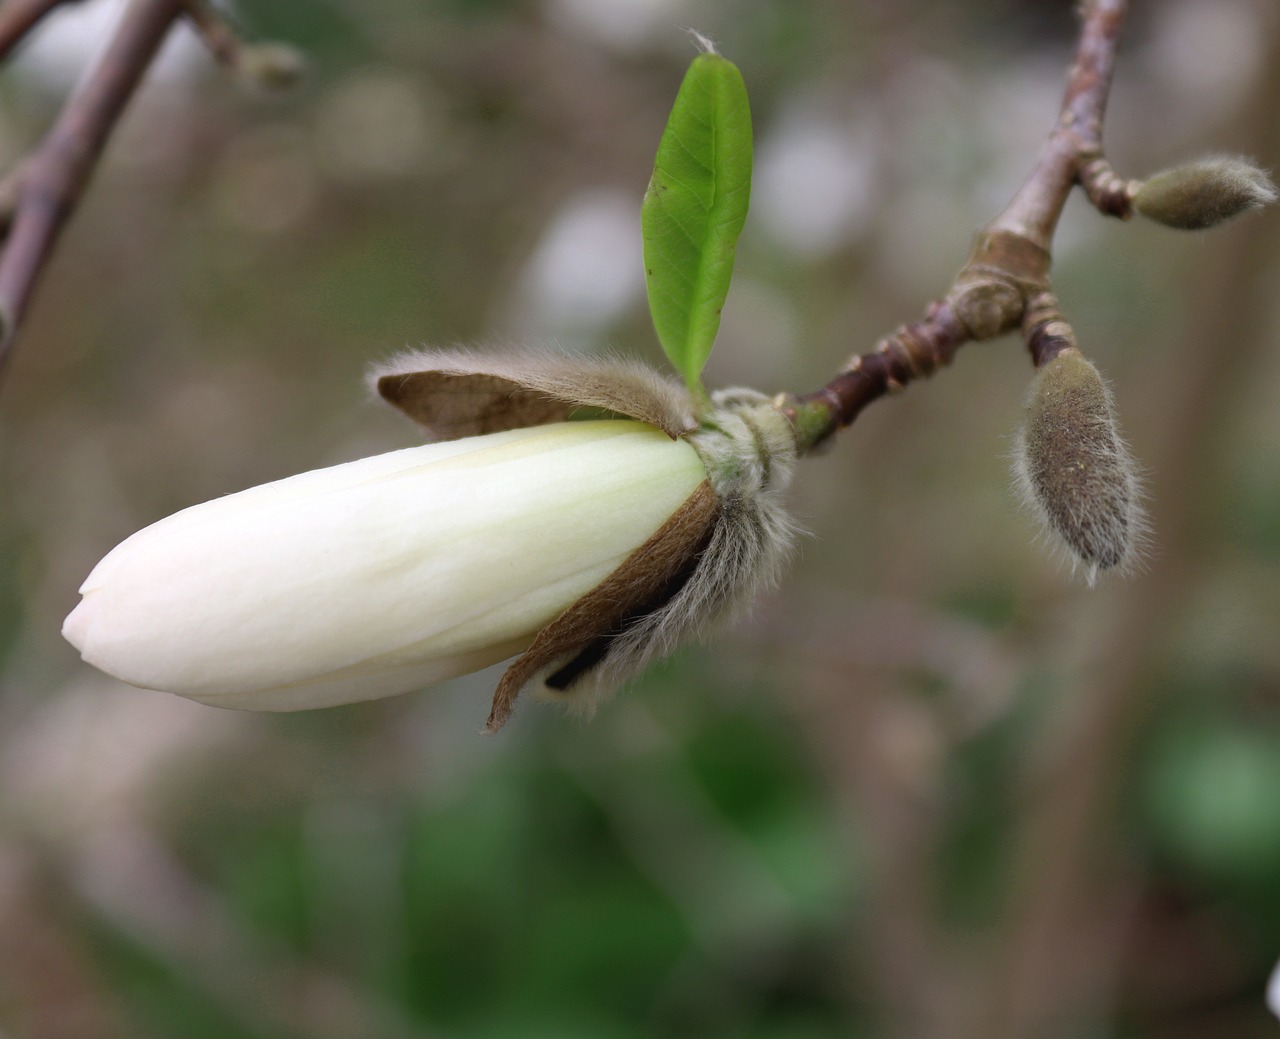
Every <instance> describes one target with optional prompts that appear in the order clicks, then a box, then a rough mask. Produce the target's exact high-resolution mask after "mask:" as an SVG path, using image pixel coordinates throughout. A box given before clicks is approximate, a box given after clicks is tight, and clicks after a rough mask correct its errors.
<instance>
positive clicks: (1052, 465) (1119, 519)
mask: <svg viewBox="0 0 1280 1039" xmlns="http://www.w3.org/2000/svg"><path fill="white" fill-rule="evenodd" d="M1015 470H1016V476H1017V482H1018V486H1019V489H1020V491H1021V492H1022V495H1023V497H1024V498H1025V499H1026V502H1027V504H1028V505H1029V506H1030V507H1031V508H1032V509H1033V510H1034V511H1035V512H1036V514H1037V515H1038V516H1039V517H1040V519H1041V521H1042V522H1043V523H1044V525H1045V526H1046V527H1048V528H1049V529H1050V530H1051V531H1053V533H1054V534H1056V535H1057V536H1058V537H1060V538H1061V539H1062V541H1063V542H1065V545H1066V547H1067V549H1068V550H1069V551H1070V553H1071V555H1072V557H1073V558H1074V559H1075V560H1076V561H1078V562H1080V563H1082V564H1083V565H1084V566H1085V567H1086V569H1087V573H1088V578H1089V583H1090V584H1092V583H1093V580H1094V578H1095V577H1096V576H1097V573H1098V571H1099V570H1109V569H1112V568H1113V567H1117V566H1123V565H1125V564H1128V563H1129V562H1131V561H1132V559H1133V556H1134V551H1135V543H1136V542H1138V541H1140V540H1141V538H1142V535H1143V533H1144V531H1145V521H1144V519H1143V514H1142V507H1141V502H1140V500H1139V498H1140V488H1139V485H1138V478H1137V473H1136V467H1135V466H1134V462H1133V458H1132V457H1131V456H1130V454H1129V449H1128V448H1127V447H1126V446H1125V444H1124V441H1123V440H1121V439H1120V433H1119V430H1118V428H1117V424H1116V418H1115V407H1114V404H1113V402H1112V399H1111V391H1110V390H1109V389H1108V388H1107V384H1106V382H1104V381H1103V378H1102V376H1101V375H1100V374H1099V373H1098V369H1097V368H1095V367H1094V366H1093V364H1092V363H1091V362H1089V361H1088V360H1086V359H1085V358H1084V356H1082V355H1081V354H1080V352H1079V351H1078V350H1075V349H1067V350H1064V351H1063V352H1062V353H1060V354H1058V355H1057V356H1056V357H1054V358H1053V359H1052V360H1051V361H1049V362H1047V363H1046V364H1045V365H1044V366H1043V367H1042V368H1041V369H1040V370H1039V371H1038V372H1037V373H1036V376H1035V380H1034V381H1033V382H1032V385H1031V393H1030V395H1029V397H1028V399H1027V406H1026V417H1025V421H1024V423H1023V426H1022V429H1021V430H1020V431H1019V436H1018V443H1017V450H1016V454H1015Z"/></svg>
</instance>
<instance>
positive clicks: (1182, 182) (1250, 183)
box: [1133, 155, 1277, 231]
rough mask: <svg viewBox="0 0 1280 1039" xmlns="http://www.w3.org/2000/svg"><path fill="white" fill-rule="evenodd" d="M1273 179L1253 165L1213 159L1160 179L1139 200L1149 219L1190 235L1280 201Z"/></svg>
mask: <svg viewBox="0 0 1280 1039" xmlns="http://www.w3.org/2000/svg"><path fill="white" fill-rule="evenodd" d="M1276 197H1277V196H1276V187H1275V185H1274V184H1273V183H1272V182H1271V178H1270V177H1269V176H1267V174H1266V173H1265V172H1263V171H1262V170H1260V169H1259V168H1258V167H1257V166H1255V165H1254V164H1253V163H1252V162H1250V161H1249V160H1248V159H1244V158H1241V157H1239V156H1237V155H1210V156H1207V157H1206V158H1203V159H1198V160H1196V161H1195V162H1191V163H1188V164H1187V165H1185V166H1177V167H1175V168H1174V169H1171V170H1165V171H1164V172H1163V173H1157V174H1156V175H1155V176H1154V177H1152V178H1151V179H1150V180H1148V181H1146V182H1145V183H1144V184H1143V185H1142V187H1140V188H1139V189H1138V191H1137V193H1136V194H1135V195H1134V197H1133V206H1134V208H1135V209H1136V210H1137V211H1138V212H1139V213H1141V214H1142V215H1143V216H1145V217H1148V218H1150V219H1152V220H1155V221H1157V222H1159V223H1161V224H1165V225H1167V226H1169V227H1176V228H1179V229H1180V230H1184V231H1200V230H1203V229H1205V228H1208V227H1214V226H1215V225H1217V224H1220V223H1222V222H1223V221H1224V220H1230V219H1231V218H1232V217H1233V216H1238V215H1239V214H1241V213H1243V212H1245V210H1248V209H1257V208H1258V207H1260V206H1265V205H1269V204H1271V203H1272V202H1274V201H1275V200H1276Z"/></svg>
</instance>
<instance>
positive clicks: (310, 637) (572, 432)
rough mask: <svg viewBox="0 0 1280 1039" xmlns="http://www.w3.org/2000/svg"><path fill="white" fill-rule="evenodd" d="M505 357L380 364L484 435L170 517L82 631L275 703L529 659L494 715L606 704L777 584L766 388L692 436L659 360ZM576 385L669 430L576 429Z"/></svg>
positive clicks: (89, 612)
mask: <svg viewBox="0 0 1280 1039" xmlns="http://www.w3.org/2000/svg"><path fill="white" fill-rule="evenodd" d="M446 362H449V363H446ZM504 363H505V362H500V363H495V362H479V361H476V360H474V359H472V358H469V357H468V356H467V355H459V354H446V355H430V356H424V355H414V356H413V357H411V358H410V359H409V360H408V361H406V362H401V363H400V364H399V366H392V367H391V368H387V369H384V370H383V372H382V373H381V378H380V380H379V383H380V387H381V390H382V392H383V394H384V396H386V397H387V398H388V399H389V400H392V401H393V402H394V403H397V404H398V405H399V406H401V407H403V408H404V409H405V410H406V411H407V412H409V413H410V414H412V415H414V417H416V418H418V419H419V420H420V421H422V422H423V423H424V424H425V425H426V426H427V427H428V429H429V431H433V430H434V431H437V432H438V430H437V429H436V427H435V426H433V423H437V422H438V423H439V424H443V425H446V426H449V427H450V428H451V429H456V428H459V427H465V428H466V431H467V432H469V433H478V434H480V435H473V436H468V437H466V438H463V439H455V440H449V441H446V442H441V443H434V444H428V445H426V446H423V447H416V448H409V449H407V450H403V451H395V452H392V453H390V454H386V455H380V456H377V457H374V458H366V459H364V460H362V461H358V462H350V463H347V464H345V465H338V466H334V467H333V468H330V469H322V470H318V471H315V472H310V473H304V474H302V475H301V476H295V477H291V478H289V479H286V480H281V481H279V482H277V483H271V484H267V485H265V486H262V487H256V488H253V489H252V490H248V491H242V492H240V493H239V494H233V495H230V496H228V497H225V498H219V499H217V500H215V501H211V502H206V503H205V504H203V505H197V506H195V507H193V508H190V509H187V510H185V511H183V512H179V513H177V514H176V515H174V516H170V517H169V518H168V519H165V520H161V521H160V522H158V523H155V524H153V525H152V526H150V527H147V528H146V529H144V530H142V531H140V532H138V533H137V534H135V535H133V537H131V538H129V539H127V540H126V541H124V542H123V543H122V544H120V545H119V546H118V547H117V548H116V549H114V550H113V551H112V552H110V553H109V554H108V555H107V556H106V557H105V558H104V559H103V560H102V562H100V563H99V564H98V566H97V567H96V568H95V569H94V570H93V572H92V573H91V574H90V575H89V577H88V579H87V580H86V581H85V583H84V585H83V586H82V588H81V590H80V591H81V594H82V596H83V599H82V601H81V603H80V605H79V606H77V607H76V609H75V610H73V611H72V613H71V614H70V616H68V617H67V620H66V622H65V624H64V626H63V634H64V635H65V636H66V637H67V639H68V640H69V641H70V642H71V643H72V644H73V645H75V647H76V648H77V649H79V650H80V652H81V655H82V656H83V657H84V659H85V660H86V661H88V662H89V663H91V664H93V665H95V666H96V667H99V668H101V669H102V670H103V671H106V672H108V673H109V674H112V675H115V676H116V677H118V678H121V679H123V680H124V681H126V682H129V683H131V684H133V685H137V686H142V687H144V688H151V689H160V690H165V691H169V692H174V693H178V694H179V695H182V696H187V697H190V698H191V699H194V700H200V701H203V702H205V703H209V704H215V705H218V706H223V707H238V708H247V709H256V710H298V709H303V708H310V707H325V706H330V705H334V704H340V703H349V702H354V701H358V700H367V699H372V698H375V697H381V696H390V695H393V694H396V693H402V692H408V691H411V690H414V689H418V688H421V687H423V686H425V685H429V684H431V683H434V682H439V681H442V680H443V679H446V678H451V677H454V676H456V675H461V674H465V673H467V672H470V671H474V670H477V669H479V668H482V667H486V666H488V665H490V664H494V663H497V662H498V661H501V660H504V659H506V658H507V657H510V656H513V655H515V654H521V656H520V657H519V659H517V660H516V661H515V662H514V663H513V664H512V665H511V666H510V667H509V668H508V670H507V673H506V674H505V675H504V677H503V679H502V682H501V683H500V684H499V687H498V691H497V693H496V694H495V698H494V705H493V708H492V710H491V714H490V719H489V727H490V729H491V730H492V729H496V728H499V727H501V725H502V724H503V723H504V722H505V721H506V719H507V717H508V716H509V715H510V713H511V710H512V707H513V705H514V702H515V700H516V698H517V697H518V696H519V694H520V693H521V692H522V691H523V690H525V689H529V688H532V689H533V690H534V691H536V692H540V693H542V694H544V695H550V696H555V697H570V696H572V697H573V698H574V699H576V700H578V702H582V703H587V704H589V703H591V702H593V701H594V699H595V697H596V695H598V694H599V693H602V692H606V691H608V690H610V689H612V688H613V687H615V686H616V685H618V684H619V683H620V682H622V681H624V680H625V679H626V678H628V677H629V676H630V675H632V674H634V673H635V672H636V671H637V670H638V669H639V668H640V667H642V666H643V665H644V664H645V663H646V662H647V661H648V660H649V659H650V658H651V657H653V656H654V655H656V654H658V653H664V652H667V651H669V650H670V649H671V648H672V647H673V646H674V645H675V644H676V642H678V641H679V640H680V639H682V638H684V637H687V636H688V635H689V634H694V635H696V634H698V633H700V631H701V630H703V629H704V628H705V626H706V624H707V622H708V621H709V620H711V619H714V618H715V617H717V616H719V615H722V614H724V613H725V612H727V609H728V608H729V607H731V606H732V605H734V604H735V603H736V602H738V601H740V600H742V599H743V598H744V597H745V596H749V595H750V594H752V593H753V592H754V591H755V590H756V589H757V588H758V587H759V586H760V585H761V584H764V583H768V582H769V581H771V580H773V579H774V577H775V576H776V573H777V570H778V566H779V565H780V563H781V561H782V559H783V558H784V557H785V554H786V552H787V549H788V546H789V544H790V525H789V523H788V522H787V521H786V518H785V515H784V514H783V513H782V512H781V511H780V508H779V506H778V504H777V502H776V498H775V495H776V491H777V490H778V488H779V487H780V486H781V485H782V484H783V483H785V479H786V475H787V473H788V472H789V467H790V462H791V459H792V458H793V457H794V453H795V447H794V437H793V436H792V435H791V433H790V427H789V425H788V424H787V422H786V420H785V419H784V418H783V417H782V416H781V414H780V413H778V412H777V411H776V410H774V409H772V408H771V407H769V406H768V404H767V403H765V402H763V401H762V399H761V398H760V397H759V395H758V394H737V395H733V396H728V397H723V398H722V400H721V403H720V405H719V407H718V409H717V411H716V412H715V414H714V415H713V417H712V419H713V420H712V421H711V422H709V423H708V424H707V425H706V426H704V427H699V426H692V428H685V426H686V423H690V420H689V418H688V414H689V411H688V407H687V405H688V402H687V400H686V399H684V398H682V397H681V396H680V394H681V392H682V391H681V390H680V389H679V388H677V387H674V386H673V384H669V383H667V382H666V381H665V380H662V379H659V378H658V377H657V376H655V375H653V374H652V373H648V372H645V371H644V370H643V369H635V368H631V367H626V366H623V367H621V368H618V367H617V366H612V365H609V364H586V365H584V364H582V363H580V362H568V361H564V360H563V359H554V360H549V359H547V358H542V359H541V363H539V361H537V360H534V361H529V360H528V359H526V360H525V362H524V363H525V364H527V365H531V369H532V371H533V373H534V374H531V375H519V374H516V373H515V371H514V368H515V366H516V362H515V361H514V360H513V361H511V370H510V371H509V370H508V369H507V368H506V367H503V364H504ZM451 365H452V366H451ZM495 368H497V369H501V370H502V373H503V374H502V375H496V374H494V371H495ZM575 371H576V377H575V374H574V372H575ZM548 373H551V374H548ZM611 375H612V376H613V377H614V378H612V380H611V379H610V376H611ZM575 378H576V382H575ZM388 380H389V381H388ZM558 380H560V381H558ZM564 380H567V382H566V381H564ZM384 382H385V383H386V385H382V384H383V383H384ZM569 384H574V385H577V386H578V387H579V388H580V392H578V393H577V396H578V397H584V396H585V397H586V398H589V399H590V400H591V401H594V402H595V404H596V406H601V407H607V408H608V410H610V411H615V412H618V413H620V414H624V415H625V414H628V413H632V414H634V413H636V412H641V413H645V414H646V415H647V417H649V418H651V419H656V420H658V421H659V422H661V424H662V427H663V428H659V427H658V426H657V425H655V424H654V422H640V421H635V420H633V419H631V418H619V419H608V420H603V421H583V422H563V421H558V419H561V418H563V417H565V415H566V414H567V411H568V410H572V407H571V406H570V407H563V406H562V405H564V404H565V401H564V398H563V394H564V393H568V392H570V391H569V390H568V389H567V388H566V387H567V386H568V385H569ZM532 386H537V387H538V389H537V391H536V392H535V391H533V390H529V391H528V392H527V393H526V391H525V390H524V389H522V388H521V387H532ZM557 387H558V389H557ZM619 387H621V390H619ZM557 393H560V394H561V396H560V397H559V398H557V397H556V396H555V394H557ZM582 402H583V401H581V400H579V401H577V402H576V403H582ZM549 404H550V406H548V405H549ZM610 405H612V407H610ZM510 421H515V422H516V423H517V426H516V428H505V427H506V426H507V425H508V424H509V422H510ZM538 423H547V424H538ZM690 424H691V423H690ZM580 693H581V694H583V695H582V696H581V697H579V696H577V694H580Z"/></svg>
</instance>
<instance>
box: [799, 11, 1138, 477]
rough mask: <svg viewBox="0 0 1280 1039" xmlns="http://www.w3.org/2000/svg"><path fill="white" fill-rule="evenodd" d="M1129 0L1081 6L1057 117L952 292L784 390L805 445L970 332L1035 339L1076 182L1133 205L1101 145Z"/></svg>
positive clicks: (1118, 205) (977, 337) (1119, 207)
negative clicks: (794, 389) (795, 392)
mask: <svg viewBox="0 0 1280 1039" xmlns="http://www.w3.org/2000/svg"><path fill="white" fill-rule="evenodd" d="M1125 8H1126V0H1092V2H1090V3H1089V4H1088V5H1087V7H1086V8H1085V9H1084V14H1083V24H1082V27H1081V32H1080V42H1079V45H1078V46H1077V48H1076V55H1075V62H1074V64H1073V65H1072V68H1071V72H1070V74H1069V76H1068V78H1067V87H1066V91H1065V93H1064V95H1063V98H1062V105H1061V108H1060V111H1059V117H1058V121H1057V122H1056V124H1055V126H1054V129H1053V131H1052V132H1051V133H1050V134H1049V137H1048V139H1047V140H1046V141H1045V143H1044V145H1043V147H1042V148H1041V149H1040V154H1039V156H1038V157H1037V159H1036V162H1035V165H1034V166H1033V167H1032V169H1031V173H1030V175H1029V176H1028V177H1027V179H1026V180H1025V181H1024V182H1023V184H1022V187H1021V188H1019V189H1018V191H1017V193H1016V194H1015V195H1014V197H1013V199H1012V201H1010V203H1009V205H1008V206H1007V207H1006V208H1005V210H1004V212H1002V213H1001V214H1000V215H999V216H997V217H996V218H995V219H994V220H992V221H991V223H989V224H987V226H986V227H984V228H983V229H982V230H981V231H979V233H978V236H977V241H976V244H975V246H974V249H973V252H972V254H971V255H970V257H969V260H968V261H967V262H966V263H965V265H964V267H962V268H961V270H960V272H959V273H958V274H957V275H956V278H955V281H954V282H953V283H952V285H951V288H950V290H948V292H947V294H946V295H945V296H944V297H943V298H942V299H940V300H937V301H935V302H934V303H932V304H930V306H929V308H928V310H927V311H926V313H925V316H924V318H923V319H922V320H920V321H918V322H915V323H914V324H909V325H903V326H901V327H900V328H898V329H897V330H896V331H894V332H893V333H891V334H890V335H888V336H886V337H885V338H884V339H882V340H881V341H880V342H879V343H877V344H876V346H875V347H874V348H873V349H872V350H871V351H870V352H868V353H865V354H861V355H858V356H855V357H854V358H853V359H852V360H851V361H850V362H849V364H848V365H846V366H845V368H844V370H843V371H841V372H840V373H838V374H837V375H836V376H835V378H833V379H832V380H831V381H830V382H828V383H827V384H826V385H825V386H823V387H822V388H821V389H819V390H816V391H814V392H813V393H808V394H803V395H801V396H789V395H783V397H782V398H780V399H779V402H778V403H779V406H780V407H781V408H782V410H783V411H784V413H785V414H786V415H787V416H788V418H790V419H791V421H792V423H793V425H794V426H795V428H796V432H797V436H798V439H799V442H800V450H801V452H804V451H807V450H808V449H810V448H812V447H814V446H816V445H817V444H819V443H821V442H822V441H824V440H826V439H827V438H828V437H830V436H831V435H832V434H833V433H835V432H836V431H837V430H839V429H843V428H844V427H846V426H848V425H849V424H850V423H851V422H853V420H854V419H855V418H857V416H858V414H859V413H860V412H861V411H862V409H863V408H865V407H866V406H867V405H868V404H870V403H871V402H872V401H873V400H876V399H878V398H879V397H882V396H884V394H886V393H889V392H891V391H896V390H899V389H902V388H903V387H904V386H906V385H907V383H909V382H911V381H912V380H913V379H918V378H921V377H923V376H926V375H929V374H931V373H932V372H933V371H935V370H936V369H937V368H940V367H942V366H943V365H947V364H950V363H951V359H952V358H953V357H954V356H955V353H956V351H957V350H958V349H959V348H960V347H961V346H963V345H964V344H965V343H967V342H971V341H982V340H986V339H994V338H995V337H996V336H999V335H1003V334H1004V333H1006V332H1009V331H1012V330H1013V329H1015V328H1018V327H1019V326H1020V325H1023V326H1024V331H1025V333H1026V334H1027V336H1028V339H1029V341H1030V339H1031V336H1032V334H1033V332H1034V331H1035V327H1039V326H1038V325H1037V326H1035V327H1027V326H1026V325H1025V324H1024V320H1023V319H1024V317H1025V316H1026V315H1027V314H1028V310H1029V308H1030V306H1031V303H1032V302H1033V300H1037V299H1040V298H1042V297H1044V296H1045V295H1046V294H1047V293H1049V288H1050V286H1049V262H1050V258H1051V247H1052V243H1053V235H1054V232H1055V231H1056V230H1057V226H1058V220H1059V218H1060V217H1061V215H1062V210H1063V207H1064V206H1065V204H1066V201H1067V196H1068V195H1069V194H1070V193H1071V189H1072V188H1073V187H1074V186H1075V185H1076V184H1077V183H1080V184H1083V185H1084V187H1085V189H1086V193H1087V194H1088V195H1089V198H1090V200H1091V201H1093V203H1094V204H1095V205H1096V206H1098V208H1099V209H1101V210H1102V211H1103V212H1105V213H1108V214H1111V215H1114V216H1120V217H1126V216H1128V215H1129V212H1130V209H1131V198H1132V190H1131V185H1130V184H1129V183H1127V182H1124V181H1121V180H1120V179H1119V178H1118V177H1116V176H1115V174H1114V173H1113V172H1112V171H1111V167H1110V166H1109V165H1107V163H1106V160H1105V158H1104V157H1103V153H1102V124H1103V117H1104V115H1105V112H1106V106H1107V96H1108V94H1109V92H1110V88H1111V79H1112V74H1113V72H1114V69H1115V57H1116V48H1117V43H1118V41H1119V36H1120V28H1121V25H1122V24H1123V22H1124V15H1125ZM1050 298H1051V297H1050ZM1055 320H1056V321H1057V323H1058V324H1061V325H1063V326H1065V322H1062V321H1061V315H1057V314H1056V313H1055ZM1068 331H1069V329H1068Z"/></svg>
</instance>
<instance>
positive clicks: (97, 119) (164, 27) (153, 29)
mask: <svg viewBox="0 0 1280 1039" xmlns="http://www.w3.org/2000/svg"><path fill="white" fill-rule="evenodd" d="M36 6H37V5H36V4H34V3H33V4H31V5H30V8H31V10H32V11H34V8H35V7H36ZM52 6H53V4H50V3H47V2H46V3H45V4H44V7H45V9H46V12H47V10H48V9H50V8H51V7H52ZM8 9H9V8H6V10H8ZM185 9H186V4H185V2H184V0H133V3H132V4H131V5H130V7H129V9H128V10H127V11H126V13H125V15H124V17H123V19H122V20H121V23H120V28H119V29H118V30H117V32H116V35H115V37H114V39H112V41H111V44H110V46H109V47H108V49H107V52H106V53H105V54H104V55H103V57H102V59H101V61H100V62H99V63H98V64H97V65H96V66H95V67H94V68H92V69H91V70H90V71H89V72H88V73H87V74H86V75H85V77H84V78H83V79H82V80H81V81H80V84H79V85H78V86H77V87H76V89H75V91H74V92H73V93H72V95H71V97H70V98H69V99H68V100H67V103H66V105H65V106H64V107H63V109H62V111H61V112H60V113H59V115H58V118H57V121H56V122H55V123H54V125H53V127H52V129H51V130H50V131H49V134H48V136H46V137H45V139H44V141H43V142H41V144H40V146H39V147H38V148H37V149H36V150H35V151H34V152H33V153H32V154H31V155H30V156H28V157H27V159H26V160H25V161H24V164H23V169H22V174H21V177H20V181H19V183H18V185H17V191H16V201H15V203H14V208H13V216H12V223H11V225H10V228H9V234H8V239H7V241H6V242H5V248H4V252H3V255H2V256H0V370H2V369H3V366H4V363H5V360H6V359H7V357H8V354H9V352H10V348H11V347H12V345H13V339H14V334H15V333H16V331H17V327H18V324H19V322H20V321H21V320H22V317H23V315H24V314H25V312H26V309H27V304H28V303H29V301H30V299H31V294H32V291H33V290H34V288H35V285H36V282H37V280H38V279H39V276H40V272H41V271H42V270H43V268H44V266H45V264H46V262H47V261H48V259H49V255H50V253H51V252H52V250H53V247H54V244H55V243H56V242H57V239H58V235H59V234H60V233H61V231H62V228H63V227H64V226H65V224H66V222H67V220H68V218H69V217H70V216H71V214H72V212H74V210H75V207H76V205H77V203H78V202H79V200H80V196H81V195H82V194H83V193H84V189H85V187H86V185H87V184H88V183H89V178H90V176H91V175H92V173H93V170H94V167H95V166H96V165H97V162H98V158H99V156H100V155H101V153H102V149H103V146H104V145H105V144H106V141H107V138H108V137H109V136H110V135H111V131H112V130H113V129H114V128H115V125H116V123H117V122H118V121H119V119H120V115H121V113H122V112H123V111H124V108H125V105H126V104H127V103H128V101H129V98H130V97H132V96H133V92H134V90H135V89H137V86H138V83H139V82H140V81H141V79H142V76H143V74H144V73H145V72H146V70H147V68H148V66H149V65H150V64H151V61H152V60H153V59H154V57H155V55H156V53H157V51H158V50H159V48H160V44H161V43H162V42H163V41H164V38H165V36H166V34H167V33H168V31H169V29H170V27H171V26H172V25H173V23H174V22H175V21H176V20H177V19H178V17H179V16H180V15H181V14H182V13H183V11H184V10H185ZM32 24H34V23H32Z"/></svg>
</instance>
